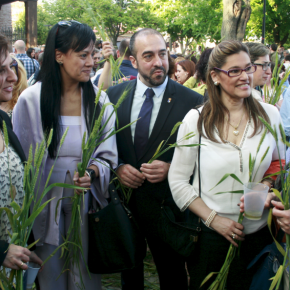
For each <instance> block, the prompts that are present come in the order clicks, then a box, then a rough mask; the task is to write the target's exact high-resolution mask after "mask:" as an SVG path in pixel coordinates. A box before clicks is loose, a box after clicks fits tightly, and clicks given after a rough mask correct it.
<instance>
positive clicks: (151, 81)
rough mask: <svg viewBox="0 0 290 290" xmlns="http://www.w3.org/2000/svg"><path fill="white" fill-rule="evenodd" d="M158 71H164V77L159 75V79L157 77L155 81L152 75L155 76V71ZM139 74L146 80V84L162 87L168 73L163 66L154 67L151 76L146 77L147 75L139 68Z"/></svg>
mask: <svg viewBox="0 0 290 290" xmlns="http://www.w3.org/2000/svg"><path fill="white" fill-rule="evenodd" d="M157 70H162V71H163V72H164V75H163V76H162V75H158V76H157V77H155V78H154V79H153V78H152V75H153V74H154V72H155V71H157ZM138 72H139V74H140V75H141V76H142V77H143V78H144V80H145V81H146V82H148V83H149V84H150V85H151V86H154V87H156V86H160V85H161V84H163V83H164V81H165V79H166V77H167V73H166V70H165V68H164V67H163V66H158V67H154V68H153V69H152V70H151V71H150V74H149V75H146V74H145V73H143V72H142V71H141V70H139V67H138Z"/></svg>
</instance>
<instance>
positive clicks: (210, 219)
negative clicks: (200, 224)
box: [204, 210, 217, 227]
mask: <svg viewBox="0 0 290 290" xmlns="http://www.w3.org/2000/svg"><path fill="white" fill-rule="evenodd" d="M216 215H217V213H216V211H215V210H212V211H211V213H210V215H209V216H208V218H207V220H206V221H205V223H204V224H205V225H206V226H207V227H210V224H211V223H212V221H213V219H214V218H215V216H216Z"/></svg>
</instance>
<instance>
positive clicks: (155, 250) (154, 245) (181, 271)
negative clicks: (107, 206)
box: [122, 180, 188, 290]
mask: <svg viewBox="0 0 290 290" xmlns="http://www.w3.org/2000/svg"><path fill="white" fill-rule="evenodd" d="M167 191H168V192H169V193H170V190H169V186H168V182H167V180H165V181H164V182H161V183H156V184H150V183H149V182H148V181H145V182H144V184H143V186H142V187H140V188H138V190H136V191H134V192H133V194H132V197H131V200H130V204H129V205H130V209H131V210H132V212H133V215H134V216H135V218H136V220H137V222H138V225H139V227H140V229H141V230H142V232H143V233H144V236H145V238H146V240H147V243H148V246H149V249H150V251H151V253H152V256H153V259H154V263H155V265H156V268H157V272H158V276H159V282H160V289H161V290H170V289H172V290H187V289H188V283H187V273H186V270H185V258H183V257H182V256H180V255H179V254H178V253H176V252H175V251H174V250H173V249H172V248H171V247H170V246H169V245H168V244H166V243H165V242H163V240H162V237H161V236H160V229H159V227H158V224H159V222H158V221H159V219H160V218H161V210H160V205H161V202H162V200H163V197H164V196H165V194H164V193H163V192H167ZM170 195H171V194H170ZM171 200H172V203H173V205H172V207H176V205H175V204H174V202H173V199H172V198H171ZM176 209H177V212H179V213H180V210H179V209H178V208H177V207H176ZM122 289H123V290H143V289H144V274H143V265H141V266H139V267H137V268H136V269H133V270H127V271H124V272H122Z"/></svg>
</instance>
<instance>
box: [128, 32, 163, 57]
mask: <svg viewBox="0 0 290 290" xmlns="http://www.w3.org/2000/svg"><path fill="white" fill-rule="evenodd" d="M143 34H144V35H154V34H155V35H159V36H160V37H161V38H162V39H163V40H164V38H163V36H162V34H161V33H160V32H158V31H157V30H155V29H153V28H143V29H140V30H138V31H136V32H135V33H134V34H133V35H132V37H131V39H130V45H129V49H130V51H131V55H133V56H134V57H135V58H136V55H137V52H136V51H135V41H136V38H137V37H138V36H140V35H143ZM164 43H165V46H166V42H165V40H164Z"/></svg>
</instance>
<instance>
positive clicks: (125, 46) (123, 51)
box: [119, 39, 131, 58]
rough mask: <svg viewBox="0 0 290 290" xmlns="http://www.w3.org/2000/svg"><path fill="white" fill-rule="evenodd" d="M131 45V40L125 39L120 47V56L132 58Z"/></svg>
mask: <svg viewBox="0 0 290 290" xmlns="http://www.w3.org/2000/svg"><path fill="white" fill-rule="evenodd" d="M129 45H130V39H123V40H122V41H121V42H120V45H119V52H120V56H123V55H124V54H125V57H127V58H129V57H130V55H131V51H130V48H129Z"/></svg>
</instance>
